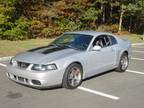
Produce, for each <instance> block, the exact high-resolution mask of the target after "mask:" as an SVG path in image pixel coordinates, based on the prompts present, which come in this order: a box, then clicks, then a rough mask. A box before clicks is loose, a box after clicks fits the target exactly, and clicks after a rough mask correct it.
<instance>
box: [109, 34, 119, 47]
mask: <svg viewBox="0 0 144 108" xmlns="http://www.w3.org/2000/svg"><path fill="white" fill-rule="evenodd" d="M109 37H110V40H111V45H115V44H117V40H116V38H115V37H113V36H109Z"/></svg>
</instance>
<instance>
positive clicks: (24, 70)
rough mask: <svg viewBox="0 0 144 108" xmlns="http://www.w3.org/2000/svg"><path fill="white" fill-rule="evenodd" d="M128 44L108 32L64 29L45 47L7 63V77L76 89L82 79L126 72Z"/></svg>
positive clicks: (128, 55)
mask: <svg viewBox="0 0 144 108" xmlns="http://www.w3.org/2000/svg"><path fill="white" fill-rule="evenodd" d="M130 57H131V44H130V42H129V41H127V40H123V39H120V38H118V37H116V36H115V35H113V34H111V33H105V32H95V31H76V32H66V33H64V34H62V35H61V36H60V37H58V38H57V39H55V40H54V41H53V42H52V43H50V44H49V45H47V46H42V47H38V48H34V49H30V50H28V51H26V52H23V53H20V54H17V55H16V56H15V57H13V58H12V59H11V60H10V63H9V65H8V66H7V73H6V74H7V76H8V78H9V79H11V80H13V81H15V82H17V83H20V84H24V85H28V86H31V87H34V88H38V89H43V88H48V87H52V86H58V85H59V86H62V87H64V88H68V89H74V88H77V87H78V86H79V85H80V84H81V83H82V80H83V79H86V78H88V77H91V76H94V75H96V74H100V73H102V72H105V71H108V70H113V69H115V70H116V71H119V72H124V71H126V69H127V67H128V65H129V59H130Z"/></svg>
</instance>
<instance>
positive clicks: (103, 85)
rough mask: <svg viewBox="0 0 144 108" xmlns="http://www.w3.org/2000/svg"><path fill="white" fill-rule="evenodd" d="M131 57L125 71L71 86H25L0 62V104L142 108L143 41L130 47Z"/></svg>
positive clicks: (6, 107)
mask: <svg viewBox="0 0 144 108" xmlns="http://www.w3.org/2000/svg"><path fill="white" fill-rule="evenodd" d="M132 57H133V59H132V60H131V61H130V65H129V68H128V70H127V71H126V72H125V73H118V72H114V71H111V72H108V73H105V74H103V75H100V76H95V77H93V78H91V79H88V80H86V81H84V82H83V84H82V85H81V87H79V88H78V89H75V90H67V89H64V88H55V89H51V90H36V89H32V88H29V87H25V86H22V85H19V84H17V83H15V82H13V81H10V80H9V79H8V78H7V77H6V75H5V72H6V69H5V67H4V66H2V65H0V108H144V45H143V46H142V45H140V46H135V47H133V54H132ZM7 63H8V61H5V62H1V64H4V65H5V64H7Z"/></svg>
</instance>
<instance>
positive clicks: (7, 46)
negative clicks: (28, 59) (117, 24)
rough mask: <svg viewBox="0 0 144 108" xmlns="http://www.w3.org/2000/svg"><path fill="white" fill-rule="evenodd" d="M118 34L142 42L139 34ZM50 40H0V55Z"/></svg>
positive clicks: (134, 41) (135, 41)
mask: <svg viewBox="0 0 144 108" xmlns="http://www.w3.org/2000/svg"><path fill="white" fill-rule="evenodd" d="M118 36H119V37H121V38H124V39H128V40H130V41H131V42H132V43H139V42H144V41H143V40H142V39H141V38H140V37H141V36H139V35H135V34H128V35H118ZM52 40H53V39H31V40H24V41H8V40H0V57H4V56H12V55H15V54H17V53H19V52H23V51H25V50H28V49H31V48H35V47H38V46H44V45H48V44H49V43H50V42H51V41H52Z"/></svg>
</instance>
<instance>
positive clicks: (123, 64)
mask: <svg viewBox="0 0 144 108" xmlns="http://www.w3.org/2000/svg"><path fill="white" fill-rule="evenodd" d="M128 65H129V58H128V54H127V53H123V54H122V56H121V58H120V61H119V65H118V67H117V68H116V71H118V72H125V71H126V69H127V68H128Z"/></svg>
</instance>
